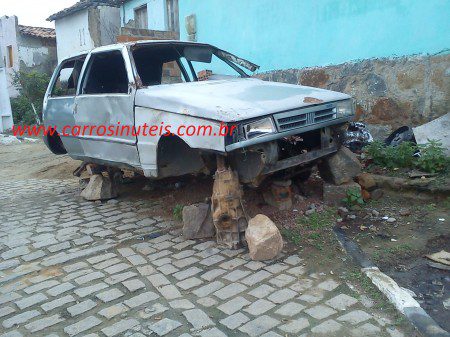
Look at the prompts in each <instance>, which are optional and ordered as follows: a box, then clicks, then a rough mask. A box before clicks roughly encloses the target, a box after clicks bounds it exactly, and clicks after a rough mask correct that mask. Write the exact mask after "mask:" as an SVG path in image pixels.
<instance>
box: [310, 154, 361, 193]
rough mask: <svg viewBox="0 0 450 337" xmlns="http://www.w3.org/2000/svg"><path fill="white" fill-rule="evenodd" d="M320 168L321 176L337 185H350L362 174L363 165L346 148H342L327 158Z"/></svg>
mask: <svg viewBox="0 0 450 337" xmlns="http://www.w3.org/2000/svg"><path fill="white" fill-rule="evenodd" d="M318 167H319V171H320V176H321V177H322V178H323V179H324V180H325V181H326V182H328V183H332V184H335V185H341V184H345V183H349V182H351V181H353V179H354V178H355V177H356V176H357V175H358V174H360V173H361V163H360V162H359V160H358V158H357V157H356V155H355V154H354V153H353V152H352V151H350V150H349V149H347V148H346V147H341V149H340V150H339V151H338V152H336V153H335V154H334V155H332V156H330V157H327V158H325V159H324V160H323V161H322V162H321V163H320V164H319V165H318Z"/></svg>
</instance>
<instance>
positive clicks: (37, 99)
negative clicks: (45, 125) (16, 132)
mask: <svg viewBox="0 0 450 337" xmlns="http://www.w3.org/2000/svg"><path fill="white" fill-rule="evenodd" d="M49 82H50V76H48V75H47V74H45V73H38V72H36V71H32V72H30V73H26V72H23V71H19V72H16V73H15V74H14V78H13V85H14V86H15V87H16V88H17V90H18V91H19V93H20V96H19V97H17V98H15V99H12V102H11V109H12V111H13V119H14V123H16V124H28V125H30V124H36V123H39V122H40V121H41V120H42V104H43V101H44V96H45V92H46V90H47V86H48V84H49ZM33 108H34V109H36V114H35V113H34V109H33ZM36 115H37V118H36Z"/></svg>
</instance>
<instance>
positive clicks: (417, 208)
mask: <svg viewBox="0 0 450 337" xmlns="http://www.w3.org/2000/svg"><path fill="white" fill-rule="evenodd" d="M0 160H1V163H2V164H1V166H2V167H1V169H0V179H8V180H22V179H74V177H73V175H72V172H73V171H74V170H75V169H76V168H77V167H78V165H79V164H80V162H79V161H75V160H72V159H71V158H70V157H68V156H67V155H63V156H55V155H53V154H52V153H50V151H49V150H48V149H47V148H46V147H45V145H44V144H43V143H42V142H40V141H39V142H36V143H22V144H18V145H9V146H0ZM212 183H213V180H212V178H211V177H182V178H174V179H166V180H164V181H160V182H151V181H149V180H148V179H145V178H143V177H135V178H133V179H127V180H126V181H125V182H124V184H123V185H121V186H120V187H119V193H120V196H119V200H120V199H121V198H126V199H127V200H133V199H136V200H137V199H142V198H144V199H146V200H152V201H153V202H154V203H155V204H156V205H161V207H160V208H159V211H160V212H161V214H160V215H161V216H164V217H173V218H174V219H175V220H177V218H178V221H179V210H180V209H181V208H182V206H184V205H188V204H192V203H195V202H202V201H205V200H207V199H208V198H209V197H210V194H211V191H212ZM322 184H323V182H322V181H321V179H320V178H319V177H318V176H317V175H314V174H313V176H312V177H311V178H310V179H309V180H308V181H307V182H305V183H301V184H296V187H294V205H293V208H292V209H290V210H287V211H280V210H277V209H275V208H273V207H271V206H269V205H267V204H266V203H265V202H264V199H263V197H262V193H261V190H258V189H251V188H245V190H244V192H245V201H244V204H245V209H246V212H247V213H248V215H249V216H254V215H256V214H258V213H263V214H266V215H267V216H269V217H270V218H271V219H272V220H273V221H274V222H275V223H276V224H277V226H279V227H280V229H281V230H282V233H283V234H284V236H285V237H286V238H287V239H288V240H289V241H291V242H292V248H293V249H294V248H295V249H300V254H302V255H303V256H305V257H307V258H308V259H312V260H315V261H316V262H317V263H319V264H320V265H321V266H329V268H330V270H332V271H333V270H335V271H336V270H340V272H341V273H342V275H346V276H344V277H348V281H349V282H353V281H355V280H357V279H359V277H360V275H359V274H358V271H355V269H352V268H351V267H349V266H348V263H347V262H348V259H347V258H346V257H345V256H344V254H343V253H342V251H341V249H340V248H339V245H338V243H337V241H336V239H335V238H334V235H333V233H332V229H333V226H334V225H336V224H337V226H339V227H341V228H343V229H344V230H345V231H346V232H347V234H348V235H349V236H350V237H352V238H354V239H355V240H356V241H357V242H358V243H359V244H360V245H361V246H362V249H363V250H364V251H365V252H366V253H367V254H368V255H369V256H370V257H371V258H372V259H373V260H374V261H375V262H376V263H377V265H379V266H380V268H381V269H382V270H383V271H385V272H386V273H388V274H389V275H391V276H392V277H393V278H394V279H396V280H397V282H399V284H400V285H401V286H404V287H407V288H408V289H411V290H412V291H413V292H414V293H415V296H416V299H417V300H418V301H419V302H421V304H422V305H423V307H424V309H425V310H427V311H428V313H429V314H430V315H431V316H432V317H433V318H434V319H435V320H436V321H437V322H438V323H439V324H440V325H441V326H442V327H443V328H445V329H447V330H450V324H449V322H448V320H446V317H448V309H446V308H444V305H443V302H444V301H445V300H446V299H448V298H449V286H450V277H449V272H448V271H442V270H439V269H436V268H432V267H429V266H428V265H427V261H426V260H425V259H424V258H423V256H424V255H425V254H428V253H434V252H437V251H439V250H441V249H445V250H447V251H449V250H450V247H449V237H450V226H449V224H450V216H449V210H450V209H449V204H450V201H449V199H447V200H441V201H437V202H436V201H424V200H414V199H411V198H408V199H405V198H404V197H400V196H398V195H397V196H395V195H393V196H389V195H385V197H384V198H382V199H381V201H370V202H369V203H367V204H366V205H364V206H363V207H361V208H360V209H350V210H349V212H348V213H345V214H342V212H341V213H339V212H338V211H337V209H336V208H329V207H326V206H325V205H323V202H322V200H321V195H322ZM311 208H314V209H315V211H313V212H310V213H311V214H310V216H305V215H304V214H305V212H306V211H307V210H310V209H311ZM177 210H178V211H177ZM374 214H375V215H376V216H375V215H374ZM349 215H350V216H349ZM384 216H388V217H391V218H395V221H394V222H387V221H386V220H383V219H382V217H384ZM439 219H441V220H439ZM442 219H444V221H442ZM180 224H181V223H180ZM356 270H357V269H356ZM365 290H366V292H367V289H365ZM380 302H381V303H382V305H384V306H385V307H386V308H387V307H388V306H387V305H386V303H385V302H384V301H383V300H380ZM447 305H448V304H447ZM391 309H392V308H391ZM386 310H387V309H386ZM399 320H401V317H400V318H399Z"/></svg>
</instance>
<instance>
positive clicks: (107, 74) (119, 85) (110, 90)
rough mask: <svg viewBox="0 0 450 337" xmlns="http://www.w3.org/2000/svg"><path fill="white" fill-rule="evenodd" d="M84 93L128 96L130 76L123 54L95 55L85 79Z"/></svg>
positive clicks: (117, 52)
mask: <svg viewBox="0 0 450 337" xmlns="http://www.w3.org/2000/svg"><path fill="white" fill-rule="evenodd" d="M82 93H83V94H85V95H94V94H126V93H128V76H127V70H126V67H125V61H124V59H123V56H122V53H121V52H120V51H118V50H115V51H111V52H105V53H97V54H93V55H92V56H91V58H90V61H89V64H88V67H87V74H86V76H85V77H84V79H83V86H82Z"/></svg>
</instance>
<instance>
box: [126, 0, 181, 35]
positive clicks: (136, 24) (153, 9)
mask: <svg viewBox="0 0 450 337" xmlns="http://www.w3.org/2000/svg"><path fill="white" fill-rule="evenodd" d="M121 4H122V5H121V8H120V17H121V25H122V27H127V28H136V29H148V30H154V31H174V32H179V19H178V0H123V1H121Z"/></svg>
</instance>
